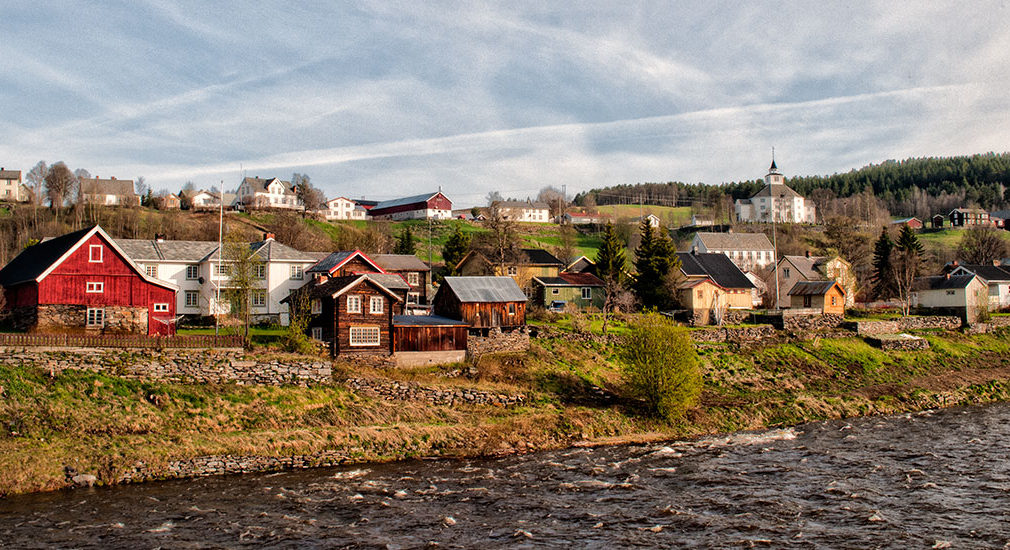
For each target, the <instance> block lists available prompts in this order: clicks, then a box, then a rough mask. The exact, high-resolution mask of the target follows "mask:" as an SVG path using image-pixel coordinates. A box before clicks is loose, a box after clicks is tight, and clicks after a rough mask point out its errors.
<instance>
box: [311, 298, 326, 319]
mask: <svg viewBox="0 0 1010 550" xmlns="http://www.w3.org/2000/svg"><path fill="white" fill-rule="evenodd" d="M311 311H312V314H313V315H319V314H320V313H322V312H323V301H322V300H320V299H319V298H316V299H314V300H312V305H311Z"/></svg>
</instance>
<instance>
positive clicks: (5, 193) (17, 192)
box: [0, 167, 30, 202]
mask: <svg viewBox="0 0 1010 550" xmlns="http://www.w3.org/2000/svg"><path fill="white" fill-rule="evenodd" d="M29 195H30V193H29V192H28V188H27V187H25V186H24V184H23V183H21V170H7V169H5V168H3V167H0V201H10V202H24V201H27V200H28V197H29Z"/></svg>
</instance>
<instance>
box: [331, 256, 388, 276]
mask: <svg viewBox="0 0 1010 550" xmlns="http://www.w3.org/2000/svg"><path fill="white" fill-rule="evenodd" d="M378 272H379V271H378V270H376V269H375V268H374V267H372V265H371V264H369V263H368V262H366V261H365V260H364V259H362V258H360V257H357V256H355V257H354V258H351V259H350V261H348V262H347V263H346V264H344V265H342V266H340V269H338V270H336V271H335V272H333V273H331V274H330V276H331V277H343V276H344V275H354V274H355V273H378Z"/></svg>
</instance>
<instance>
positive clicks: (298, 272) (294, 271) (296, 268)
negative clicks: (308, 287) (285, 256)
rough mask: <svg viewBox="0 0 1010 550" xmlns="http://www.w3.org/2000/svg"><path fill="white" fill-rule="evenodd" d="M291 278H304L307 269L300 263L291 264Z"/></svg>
mask: <svg viewBox="0 0 1010 550" xmlns="http://www.w3.org/2000/svg"><path fill="white" fill-rule="evenodd" d="M289 278H290V279H293V280H297V281H300V280H302V279H304V278H305V271H304V270H303V268H302V266H300V265H293V266H291V275H290V277H289Z"/></svg>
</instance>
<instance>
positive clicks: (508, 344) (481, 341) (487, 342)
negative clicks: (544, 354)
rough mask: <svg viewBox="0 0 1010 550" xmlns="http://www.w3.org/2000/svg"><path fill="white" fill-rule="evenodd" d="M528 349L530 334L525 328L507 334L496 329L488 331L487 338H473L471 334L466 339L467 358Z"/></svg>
mask: <svg viewBox="0 0 1010 550" xmlns="http://www.w3.org/2000/svg"><path fill="white" fill-rule="evenodd" d="M529 349H530V333H529V331H528V330H527V329H526V328H525V327H523V328H521V329H516V330H510V331H507V332H502V331H501V329H499V328H497V327H496V328H492V329H490V330H489V331H488V333H487V336H475V335H474V334H473V332H471V333H470V334H469V335H468V336H467V338H466V355H467V357H475V356H479V355H484V354H485V353H503V352H517V351H528V350H529Z"/></svg>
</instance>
